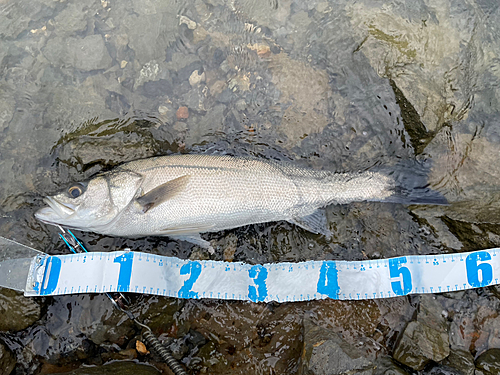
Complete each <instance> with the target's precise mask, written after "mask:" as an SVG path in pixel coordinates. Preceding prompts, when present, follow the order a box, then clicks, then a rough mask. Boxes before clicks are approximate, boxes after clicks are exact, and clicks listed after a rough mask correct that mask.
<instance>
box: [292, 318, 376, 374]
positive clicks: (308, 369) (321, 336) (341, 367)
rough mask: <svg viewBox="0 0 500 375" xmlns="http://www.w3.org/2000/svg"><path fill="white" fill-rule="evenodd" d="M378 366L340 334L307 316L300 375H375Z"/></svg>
mask: <svg viewBox="0 0 500 375" xmlns="http://www.w3.org/2000/svg"><path fill="white" fill-rule="evenodd" d="M375 367H376V366H375V365H374V364H373V363H372V362H371V361H370V360H369V359H367V358H365V357H364V356H363V354H362V353H361V352H360V351H359V350H358V349H357V348H355V347H353V346H352V345H349V344H348V343H347V342H346V341H345V340H343V339H342V338H341V337H340V336H339V335H338V334H337V333H335V332H332V331H330V330H327V329H325V328H322V327H319V326H317V325H316V324H315V323H314V322H313V321H312V320H311V318H310V317H309V316H307V315H306V316H305V317H304V349H303V352H302V363H301V366H300V369H299V374H300V375H313V374H314V375H336V374H345V373H356V374H366V375H368V374H373V370H374V368H375Z"/></svg>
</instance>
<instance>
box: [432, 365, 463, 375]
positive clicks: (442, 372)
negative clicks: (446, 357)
mask: <svg viewBox="0 0 500 375" xmlns="http://www.w3.org/2000/svg"><path fill="white" fill-rule="evenodd" d="M425 374H426V375H463V372H462V371H460V370H457V369H454V368H451V367H448V366H445V365H436V366H434V367H432V368H431V369H426V370H425Z"/></svg>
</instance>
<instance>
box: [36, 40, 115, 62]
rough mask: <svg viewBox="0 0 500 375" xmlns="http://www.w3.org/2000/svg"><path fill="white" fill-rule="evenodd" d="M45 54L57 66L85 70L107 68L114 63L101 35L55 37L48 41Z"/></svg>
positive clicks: (44, 50)
mask: <svg viewBox="0 0 500 375" xmlns="http://www.w3.org/2000/svg"><path fill="white" fill-rule="evenodd" d="M43 54H44V56H45V57H46V58H47V60H49V61H50V62H51V63H52V64H54V65H56V66H60V65H62V66H72V67H74V68H76V69H80V70H83V71H91V70H98V69H107V68H109V67H110V66H111V63H112V60H111V56H110V55H109V53H108V50H107V48H106V45H105V44H104V40H103V38H102V36H100V35H89V36H87V37H85V38H83V39H81V38H65V39H63V38H61V37H55V38H53V39H50V40H49V41H48V42H47V45H46V46H45V48H44V49H43Z"/></svg>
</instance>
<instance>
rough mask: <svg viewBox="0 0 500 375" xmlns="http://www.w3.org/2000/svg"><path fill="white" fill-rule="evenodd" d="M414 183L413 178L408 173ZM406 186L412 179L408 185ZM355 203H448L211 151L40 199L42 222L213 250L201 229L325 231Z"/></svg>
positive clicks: (367, 180)
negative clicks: (282, 223)
mask: <svg viewBox="0 0 500 375" xmlns="http://www.w3.org/2000/svg"><path fill="white" fill-rule="evenodd" d="M409 180H410V181H412V182H413V177H411V178H409ZM410 185H411V184H410ZM354 201H393V202H404V203H408V204H410V203H435V204H443V203H446V199H445V198H444V197H443V196H442V195H441V194H439V193H438V192H436V191H433V190H430V189H428V188H426V187H425V186H416V185H415V184H413V187H410V188H405V187H402V186H398V185H397V183H396V180H395V177H394V176H392V175H391V174H389V173H384V172H373V171H366V172H362V173H333V172H328V171H318V170H313V169H306V168H299V167H296V166H293V165H292V164H289V163H278V162H275V161H269V160H261V159H253V158H240V157H231V156H215V155H212V156H209V155H174V156H163V157H155V158H149V159H143V160H137V161H132V162H129V163H126V164H123V165H121V166H119V167H117V168H115V169H114V170H112V171H110V172H107V173H103V174H100V175H97V176H96V177H94V178H93V179H91V180H89V181H88V182H79V183H75V184H72V185H71V186H69V188H67V189H65V190H64V191H62V192H61V193H59V194H57V195H55V196H48V197H46V198H44V202H45V203H46V204H47V205H48V207H45V208H42V209H40V210H39V211H38V212H37V213H36V214H35V216H36V217H37V218H38V219H39V220H41V221H42V222H44V223H48V224H53V225H62V226H66V227H69V228H73V229H78V230H82V231H91V232H96V233H101V234H105V235H110V236H124V237H143V236H169V237H171V238H174V239H181V240H186V241H190V242H192V243H195V244H197V245H200V246H202V247H205V248H207V249H209V250H211V251H212V250H213V249H212V248H211V246H210V243H209V242H208V241H205V240H203V239H202V238H201V237H200V233H204V232H217V231H221V230H225V229H231V228H236V227H240V226H243V225H248V224H255V223H264V222H268V221H279V220H286V221H288V222H290V223H293V224H296V225H298V226H300V227H302V228H304V229H306V230H308V231H311V232H314V233H321V234H325V235H328V234H329V231H328V229H327V225H326V224H327V223H326V218H325V215H324V212H323V211H324V210H322V208H323V207H325V206H327V205H330V204H345V203H350V202H354Z"/></svg>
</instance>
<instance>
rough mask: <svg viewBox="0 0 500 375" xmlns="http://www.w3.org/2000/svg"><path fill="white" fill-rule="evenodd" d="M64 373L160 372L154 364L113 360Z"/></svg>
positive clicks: (154, 374)
mask: <svg viewBox="0 0 500 375" xmlns="http://www.w3.org/2000/svg"><path fill="white" fill-rule="evenodd" d="M62 374H63V375H107V374H109V375H112V374H121V375H137V374H141V375H142V374H144V375H159V374H160V372H159V371H158V370H157V369H155V368H154V367H152V366H148V365H143V364H139V363H135V362H131V361H123V362H113V363H110V364H106V365H103V366H97V367H82V368H79V369H77V370H73V371H70V372H65V373H62Z"/></svg>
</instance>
